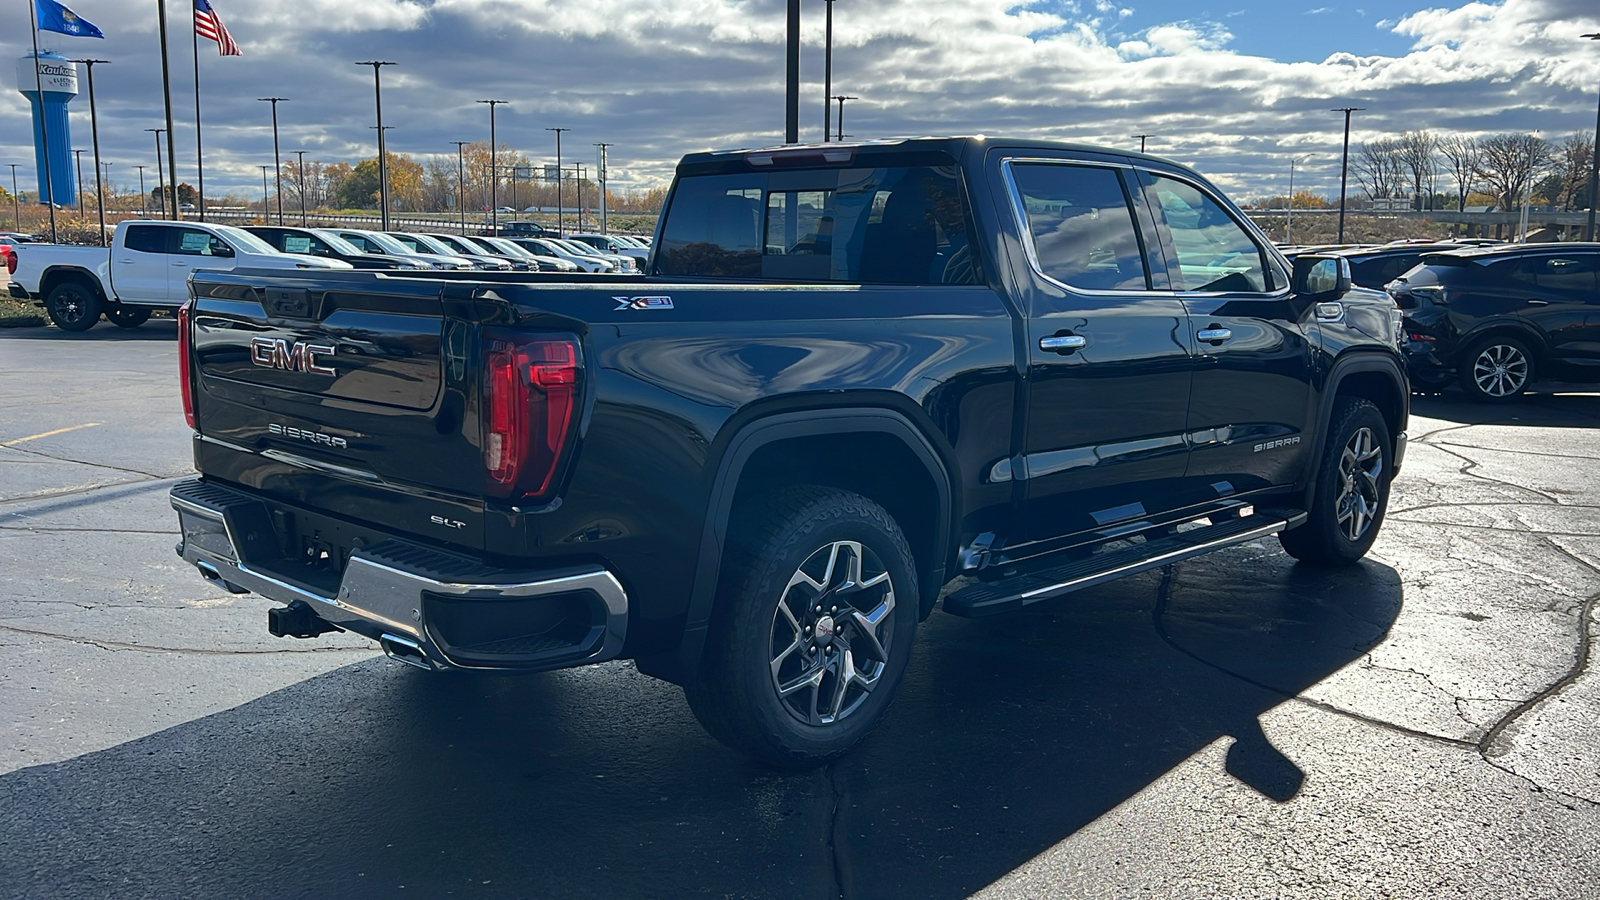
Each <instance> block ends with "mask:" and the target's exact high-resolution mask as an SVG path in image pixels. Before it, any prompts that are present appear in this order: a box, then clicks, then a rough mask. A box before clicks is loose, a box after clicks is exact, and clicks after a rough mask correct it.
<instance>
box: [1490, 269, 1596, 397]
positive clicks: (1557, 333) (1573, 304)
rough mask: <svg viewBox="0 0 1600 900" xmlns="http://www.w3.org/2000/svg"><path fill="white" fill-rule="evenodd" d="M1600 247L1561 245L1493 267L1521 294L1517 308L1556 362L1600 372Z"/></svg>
mask: <svg viewBox="0 0 1600 900" xmlns="http://www.w3.org/2000/svg"><path fill="white" fill-rule="evenodd" d="M1597 262H1600V253H1586V252H1583V251H1577V252H1574V251H1562V252H1557V253H1548V254H1539V255H1537V256H1526V257H1523V258H1521V259H1517V260H1514V261H1512V262H1510V263H1499V264H1497V265H1496V266H1495V269H1496V270H1497V271H1498V270H1501V269H1503V270H1504V271H1505V274H1506V275H1507V276H1508V281H1509V282H1510V284H1511V285H1512V288H1513V291H1514V292H1516V293H1517V294H1519V299H1521V300H1522V306H1521V310H1520V311H1519V314H1520V315H1521V316H1522V317H1523V318H1525V319H1527V320H1529V321H1530V322H1532V323H1533V324H1534V325H1535V326H1537V327H1538V328H1539V330H1540V331H1542V332H1543V333H1544V335H1545V339H1546V340H1547V341H1548V342H1549V349H1550V359H1551V360H1552V361H1554V362H1556V363H1557V365H1563V366H1569V367H1581V368H1582V369H1583V371H1584V372H1588V373H1590V376H1592V375H1594V374H1600V283H1597V280H1596V279H1597V277H1600V273H1597V272H1596V269H1597V268H1600V265H1597Z"/></svg>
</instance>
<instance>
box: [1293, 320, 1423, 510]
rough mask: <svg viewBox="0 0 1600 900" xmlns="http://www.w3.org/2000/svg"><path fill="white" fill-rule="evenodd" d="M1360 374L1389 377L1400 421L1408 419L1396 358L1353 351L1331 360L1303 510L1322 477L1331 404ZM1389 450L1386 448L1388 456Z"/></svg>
mask: <svg viewBox="0 0 1600 900" xmlns="http://www.w3.org/2000/svg"><path fill="white" fill-rule="evenodd" d="M1361 372H1382V373H1384V374H1387V375H1389V376H1391V377H1392V378H1393V380H1394V385H1395V393H1396V395H1397V396H1398V398H1399V401H1400V421H1401V422H1405V421H1406V420H1407V419H1408V418H1409V417H1410V415H1411V386H1410V385H1411V382H1410V380H1409V379H1408V378H1407V377H1406V370H1405V364H1404V363H1402V362H1401V361H1400V360H1399V359H1398V358H1396V357H1394V356H1392V355H1390V354H1387V353H1371V352H1360V351H1357V352H1355V353H1351V354H1348V355H1345V356H1341V357H1339V359H1337V360H1335V361H1334V363H1333V368H1331V369H1329V370H1328V377H1327V380H1326V381H1324V382H1323V390H1322V399H1321V403H1320V406H1321V408H1320V409H1319V410H1318V412H1317V419H1316V423H1317V434H1316V438H1315V440H1314V441H1313V442H1312V446H1313V447H1315V448H1316V452H1315V453H1313V454H1312V456H1311V461H1310V463H1309V464H1308V465H1307V466H1306V479H1305V508H1306V509H1310V508H1311V505H1312V503H1313V502H1315V501H1316V494H1317V478H1318V476H1320V475H1321V474H1322V471H1321V469H1322V456H1323V454H1322V451H1323V446H1322V442H1323V441H1324V440H1326V439H1327V434H1328V427H1329V421H1330V420H1331V419H1332V418H1333V401H1334V400H1335V399H1337V398H1338V396H1339V385H1340V384H1341V383H1342V382H1343V381H1344V380H1345V379H1346V378H1349V377H1350V376H1351V375H1355V374H1357V373H1361ZM1397 438H1398V435H1397V434H1391V435H1389V439H1390V440H1396V439H1397ZM1393 449H1394V448H1393V447H1390V450H1391V452H1392V451H1393ZM1391 477H1392V474H1391Z"/></svg>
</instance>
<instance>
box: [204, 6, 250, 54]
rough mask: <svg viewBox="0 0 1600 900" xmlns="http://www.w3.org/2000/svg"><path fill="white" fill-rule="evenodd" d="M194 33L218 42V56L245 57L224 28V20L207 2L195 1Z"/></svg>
mask: <svg viewBox="0 0 1600 900" xmlns="http://www.w3.org/2000/svg"><path fill="white" fill-rule="evenodd" d="M194 33H195V34H198V35H200V36H201V37H203V38H205V39H206V40H208V41H216V42H217V55H218V56H243V55H244V54H243V53H241V52H239V45H238V44H235V43H234V42H233V35H231V34H229V33H228V29H227V28H226V27H224V26H223V24H222V18H221V17H220V16H218V15H217V11H216V10H214V9H212V8H211V4H210V3H209V2H207V0H194Z"/></svg>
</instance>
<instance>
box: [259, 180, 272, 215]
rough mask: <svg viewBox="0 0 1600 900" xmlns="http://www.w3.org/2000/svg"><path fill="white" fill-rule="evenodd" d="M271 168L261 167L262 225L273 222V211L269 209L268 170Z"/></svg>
mask: <svg viewBox="0 0 1600 900" xmlns="http://www.w3.org/2000/svg"><path fill="white" fill-rule="evenodd" d="M270 168H272V167H271V166H262V167H261V224H263V225H265V224H267V222H269V221H271V218H272V211H271V209H269V208H268V207H267V170H268V169H270Z"/></svg>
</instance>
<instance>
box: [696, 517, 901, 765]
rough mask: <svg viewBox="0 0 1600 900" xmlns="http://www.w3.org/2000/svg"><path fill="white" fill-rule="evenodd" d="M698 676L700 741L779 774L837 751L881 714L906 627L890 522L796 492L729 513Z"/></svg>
mask: <svg viewBox="0 0 1600 900" xmlns="http://www.w3.org/2000/svg"><path fill="white" fill-rule="evenodd" d="M729 534H730V536H733V538H734V540H736V541H738V542H739V543H738V544H737V545H736V546H734V547H731V548H730V550H729V560H728V565H726V566H725V567H724V570H723V577H722V581H721V583H720V585H719V596H718V604H717V610H716V613H715V615H714V617H713V621H712V625H711V632H710V635H709V636H708V643H707V647H706V657H705V661H704V665H703V666H702V668H701V672H700V674H699V677H698V678H696V679H694V680H692V681H691V682H690V684H689V685H688V686H687V687H686V688H685V694H686V695H687V697H688V699H689V706H690V708H691V709H692V710H693V711H694V714H695V717H696V718H697V719H699V720H700V724H701V725H703V726H704V727H705V729H706V730H707V731H708V732H710V733H711V735H712V736H713V737H715V738H717V739H718V740H719V741H722V742H723V743H724V744H727V745H728V746H730V747H733V748H734V749H736V750H741V751H743V752H745V753H748V754H750V755H752V756H754V757H755V758H757V759H758V760H760V761H762V762H764V763H766V764H768V765H771V766H775V767H778V768H791V769H792V768H803V767H807V766H815V765H820V764H822V763H825V762H827V761H829V760H831V759H834V758H837V757H838V756H840V755H842V754H843V753H845V752H846V751H847V750H849V749H850V748H851V747H852V746H854V745H855V744H856V742H858V741H860V740H861V739H862V738H863V737H865V736H866V734H867V732H869V731H871V730H872V728H873V726H874V725H876V724H877V723H878V720H879V719H880V718H882V716H883V714H884V711H885V710H886V709H887V708H888V706H889V701H890V700H891V699H892V697H893V695H894V690H895V688H896V687H897V686H898V685H899V683H900V679H901V677H902V676H903V675H904V674H905V668H906V662H907V660H908V659H909V657H910V651H911V643H912V640H913V639H914V637H915V634H916V627H917V610H918V604H917V580H916V567H915V563H914V562H913V559H912V556H911V549H910V546H909V544H908V543H907V542H906V538H905V535H904V534H903V533H902V532H901V530H900V527H899V525H897V524H896V523H895V521H894V519H893V518H892V517H891V516H890V515H889V513H888V512H887V511H886V510H884V508H883V507H881V506H879V505H878V504H877V503H874V502H873V501H871V500H869V499H867V498H866V497H863V496H861V495H859V494H854V493H850V492H848V491H841V490H837V489H834V488H825V487H816V486H804V487H797V488H791V489H788V490H785V491H783V492H781V493H779V494H777V495H775V496H772V497H769V498H767V499H766V500H764V501H763V502H760V503H753V504H750V505H749V506H748V507H747V514H745V515H741V516H738V517H736V518H735V521H734V522H733V523H732V524H731V525H730V528H729Z"/></svg>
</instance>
